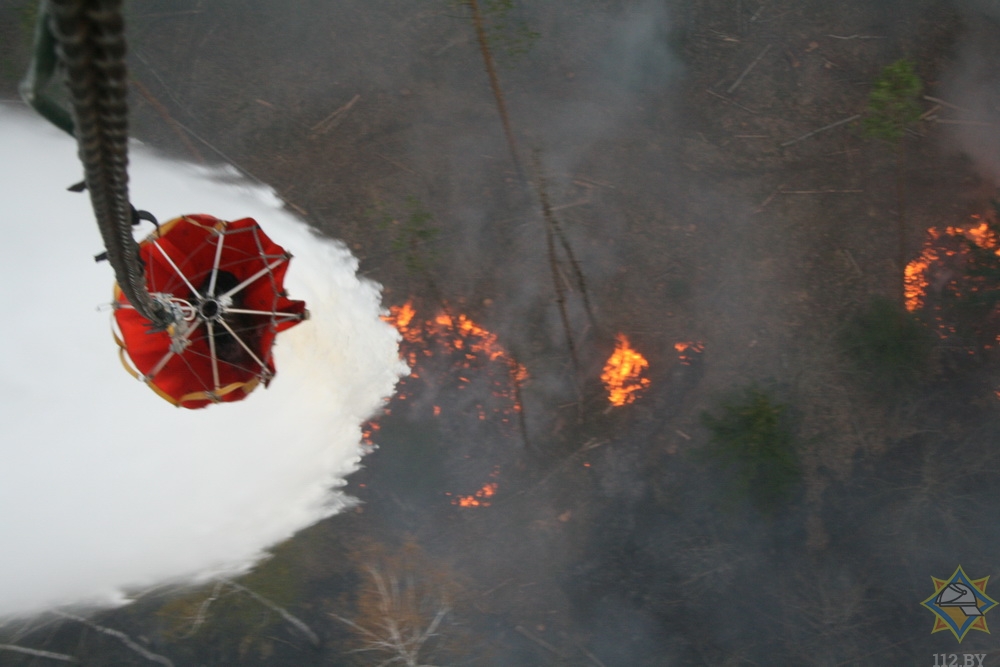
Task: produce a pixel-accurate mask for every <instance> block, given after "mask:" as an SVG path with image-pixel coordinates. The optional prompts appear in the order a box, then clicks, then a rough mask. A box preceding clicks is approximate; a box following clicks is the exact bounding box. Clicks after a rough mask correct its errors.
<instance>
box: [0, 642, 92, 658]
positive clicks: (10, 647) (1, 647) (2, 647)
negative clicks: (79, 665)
mask: <svg viewBox="0 0 1000 667" xmlns="http://www.w3.org/2000/svg"><path fill="white" fill-rule="evenodd" d="M0 651H12V652H14V653H23V654H25V655H31V656H34V657H36V658H48V659H49V660H61V661H62V662H80V660H79V659H78V658H74V657H73V656H71V655H66V654H65V653H53V652H52V651H40V650H38V649H37V648H26V647H24V646H18V645H16V644H0Z"/></svg>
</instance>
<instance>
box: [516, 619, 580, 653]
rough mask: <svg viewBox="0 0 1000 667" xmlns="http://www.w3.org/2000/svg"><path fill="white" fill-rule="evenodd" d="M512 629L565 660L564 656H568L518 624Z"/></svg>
mask: <svg viewBox="0 0 1000 667" xmlns="http://www.w3.org/2000/svg"><path fill="white" fill-rule="evenodd" d="M514 629H515V630H516V631H517V632H519V633H520V634H521V635H522V636H524V637H525V638H527V639H530V640H531V641H533V642H535V643H536V644H538V645H539V646H541V647H542V648H544V649H545V650H547V651H551V652H552V653H555V654H556V655H557V656H559V658H560V659H562V660H565V659H566V658H568V657H569V656H568V655H566V654H565V653H563V652H562V651H560V650H559V649H557V648H556V647H555V646H553V645H552V644H550V643H548V642H547V641H545V640H544V639H542V638H541V637H537V636H535V635H534V634H532V633H531V632H529V631H527V630H525V629H524V628H523V627H521V626H520V625H518V626H516V627H515V628H514Z"/></svg>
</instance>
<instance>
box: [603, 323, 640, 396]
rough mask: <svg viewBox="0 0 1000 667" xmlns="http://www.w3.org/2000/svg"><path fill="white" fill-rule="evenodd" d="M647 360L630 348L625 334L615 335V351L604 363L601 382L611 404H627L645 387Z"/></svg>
mask: <svg viewBox="0 0 1000 667" xmlns="http://www.w3.org/2000/svg"><path fill="white" fill-rule="evenodd" d="M647 368H649V362H648V361H646V357H644V356H642V355H641V354H639V353H638V352H636V351H635V350H633V349H632V346H631V345H630V344H629V342H628V338H627V337H626V336H625V334H618V335H616V336H615V351H614V352H612V353H611V356H610V357H609V358H608V361H607V362H606V363H605V364H604V372H603V373H601V382H603V383H604V387H605V388H606V389H607V390H608V400H609V401H611V405H614V406H621V405H628V404H629V403H631V402H633V401H634V400H635V399H637V398H638V397H639V392H641V391H643V390H644V389H646V387H648V386H649V384H650V379H649V378H647V377H643V374H644V373H645V371H646V369H647Z"/></svg>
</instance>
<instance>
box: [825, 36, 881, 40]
mask: <svg viewBox="0 0 1000 667" xmlns="http://www.w3.org/2000/svg"><path fill="white" fill-rule="evenodd" d="M827 37H832V38H834V39H885V37H883V36H881V35H848V36H846V37H844V36H841V35H827Z"/></svg>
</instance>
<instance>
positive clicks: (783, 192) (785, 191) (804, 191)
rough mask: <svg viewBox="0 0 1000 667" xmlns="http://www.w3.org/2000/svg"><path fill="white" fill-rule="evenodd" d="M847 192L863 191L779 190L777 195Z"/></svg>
mask: <svg viewBox="0 0 1000 667" xmlns="http://www.w3.org/2000/svg"><path fill="white" fill-rule="evenodd" d="M848 192H864V190H779V191H778V193H777V194H779V195H829V194H844V193H848Z"/></svg>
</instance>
